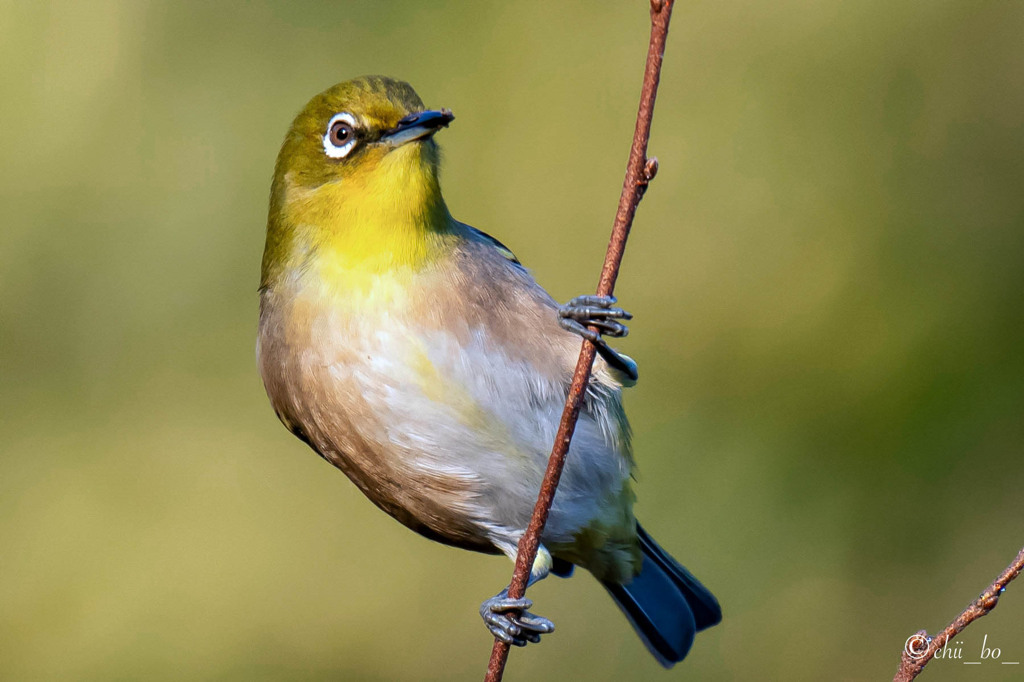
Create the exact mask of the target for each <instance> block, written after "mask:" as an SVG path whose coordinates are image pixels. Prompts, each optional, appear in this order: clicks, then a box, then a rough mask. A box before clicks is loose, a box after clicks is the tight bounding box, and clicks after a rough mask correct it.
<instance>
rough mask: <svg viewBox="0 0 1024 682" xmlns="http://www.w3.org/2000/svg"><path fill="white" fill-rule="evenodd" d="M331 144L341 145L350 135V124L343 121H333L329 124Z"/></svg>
mask: <svg viewBox="0 0 1024 682" xmlns="http://www.w3.org/2000/svg"><path fill="white" fill-rule="evenodd" d="M330 136H331V144H333V145H335V146H336V147H341V146H342V145H344V144H345V143H346V142H348V140H349V138H350V137H352V126H350V125H349V124H347V123H345V122H344V121H335V122H334V125H332V126H331V132H330Z"/></svg>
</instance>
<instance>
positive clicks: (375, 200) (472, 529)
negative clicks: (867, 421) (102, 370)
mask: <svg viewBox="0 0 1024 682" xmlns="http://www.w3.org/2000/svg"><path fill="white" fill-rule="evenodd" d="M454 118H455V117H454V115H453V114H452V112H451V111H450V110H448V109H427V108H426V107H425V106H424V104H423V101H422V100H421V99H420V97H419V96H418V95H417V94H416V92H415V90H413V88H412V87H411V86H410V85H409V84H408V83H406V82H403V81H400V80H396V79H392V78H388V77H384V76H363V77H359V78H354V79H351V80H348V81H345V82H342V83H339V84H337V85H335V86H333V87H331V88H328V89H327V90H325V91H324V92H322V93H320V94H319V95H316V96H315V97H313V98H312V99H311V100H310V101H309V102H308V104H306V106H305V107H304V108H303V109H302V110H301V111H300V112H299V113H298V115H297V116H296V117H295V119H294V121H293V122H292V124H291V127H290V128H289V130H288V133H287V135H286V136H285V139H284V142H283V144H282V146H281V150H280V153H279V154H278V157H277V161H276V164H275V168H274V176H273V182H272V185H271V193H270V207H269V215H268V220H267V234H266V245H265V249H264V254H263V261H262V267H261V278H260V286H259V297H260V310H259V325H258V332H257V343H256V354H257V364H258V367H259V372H260V374H261V376H262V379H263V383H264V387H265V389H266V392H267V395H268V397H269V399H270V403H271V405H272V407H273V409H274V411H275V412H276V414H277V416H278V418H279V419H280V421H281V422H282V423H283V424H284V426H285V427H286V428H287V429H288V430H289V431H291V432H292V433H293V434H294V435H295V436H297V437H298V438H299V439H301V440H302V441H304V442H305V443H306V444H308V445H309V446H310V447H311V448H312V449H313V450H314V451H315V452H316V453H318V454H319V455H320V456H321V457H323V458H324V459H325V460H327V461H328V462H330V463H331V464H333V465H334V466H335V467H337V468H338V469H340V470H341V471H342V472H344V473H345V474H346V475H347V476H348V478H349V479H350V480H351V481H352V482H353V483H354V484H355V485H356V486H357V487H358V488H359V490H361V491H362V492H363V493H364V494H365V495H366V497H368V498H369V499H370V500H371V501H372V502H373V503H374V504H375V505H377V506H378V507H379V508H380V509H382V510H383V511H385V512H387V513H388V514H390V515H391V516H392V517H394V518H395V519H396V520H398V521H399V522H401V523H402V524H404V525H405V526H407V527H408V528H410V529H412V530H414V531H416V532H417V533H419V534H421V535H423V536H425V537H427V538H429V539H431V540H435V541H439V542H441V543H445V544H448V545H452V546H455V547H461V548H465V549H469V550H475V551H478V552H484V553H490V554H504V555H506V556H507V557H509V558H511V559H512V560H515V556H516V552H517V548H518V543H519V540H520V539H521V537H522V535H523V533H524V531H525V529H526V527H527V524H528V522H529V519H530V515H531V512H532V509H533V505H534V501H535V499H536V496H537V492H538V490H539V488H540V483H541V479H542V477H543V474H544V470H545V466H546V463H547V455H548V453H549V452H550V447H551V443H552V442H553V440H554V436H555V431H556V429H557V426H558V422H559V418H560V415H561V412H562V408H563V404H564V401H565V397H566V394H567V391H568V386H569V383H570V381H571V376H572V373H573V369H574V366H575V362H576V358H577V355H578V353H579V348H580V337H583V338H587V339H589V340H590V341H591V342H593V343H594V344H595V345H596V347H597V352H598V357H597V360H596V362H595V365H594V370H593V375H592V379H591V381H590V384H589V386H588V387H587V390H586V394H585V399H584V402H583V408H582V411H581V414H580V417H579V422H578V425H577V427H576V433H575V437H574V439H573V440H572V444H571V447H570V449H569V452H568V456H567V458H566V464H565V469H564V471H563V473H562V477H561V482H560V484H559V487H558V489H557V493H556V495H555V498H554V503H553V506H552V509H551V512H550V516H549V520H548V523H547V525H546V527H545V529H544V531H543V534H542V535H541V538H540V539H541V545H540V548H539V550H538V554H537V559H536V561H535V562H534V564H533V565H532V567H531V571H530V579H529V583H530V584H532V583H534V582H536V581H537V580H540V579H543V578H544V577H546V576H547V575H549V574H555V575H558V576H562V577H567V576H568V575H570V574H571V573H572V571H573V569H574V567H576V566H579V567H581V568H583V569H585V570H587V571H589V572H590V573H591V574H593V576H594V577H595V578H596V579H597V580H598V581H599V582H600V583H601V584H602V585H603V586H604V588H605V589H606V590H607V592H608V593H609V594H610V595H611V597H612V598H613V599H614V601H615V602H616V604H618V606H619V607H620V609H621V610H622V612H623V613H624V614H625V616H626V617H627V619H628V620H629V622H630V623H631V624H632V626H633V628H634V629H635V630H636V632H637V634H638V635H639V636H640V639H641V640H642V641H643V643H644V644H645V645H646V647H647V648H648V650H649V651H650V652H651V653H652V654H653V655H654V657H655V658H656V659H657V660H658V662H660V663H661V664H662V665H663V666H665V667H671V666H672V665H673V664H674V663H677V662H679V661H681V660H682V659H683V658H684V657H685V656H686V654H687V653H688V651H689V650H690V647H691V646H692V644H693V641H694V636H695V634H696V632H698V631H700V630H703V629H705V628H708V627H711V626H712V625H715V624H717V623H718V622H720V620H721V617H722V615H721V609H720V607H719V604H718V601H717V600H716V599H715V597H714V596H713V595H712V594H711V592H710V591H709V590H708V589H707V588H705V587H704V586H703V585H702V584H701V583H700V582H699V581H698V580H697V579H696V578H695V577H694V576H693V575H692V574H691V573H690V572H689V571H688V570H687V569H686V568H684V567H683V566H682V565H681V564H680V563H679V562H677V561H676V560H675V559H673V558H672V556H671V555H669V554H668V553H667V552H666V551H665V550H664V549H662V548H661V546H660V545H658V544H657V543H656V542H655V541H654V540H653V539H652V538H651V536H650V535H649V534H648V533H647V532H646V531H645V530H644V529H643V528H642V527H641V526H640V525H639V524H638V523H637V521H636V519H635V517H634V515H633V502H634V499H635V495H634V493H633V489H632V484H631V483H632V477H633V474H634V460H633V453H632V445H631V435H630V428H629V423H628V421H627V419H626V416H625V412H624V411H623V406H622V389H623V388H626V387H629V386H632V385H633V384H634V383H636V381H637V378H638V371H637V364H636V362H635V361H633V360H632V359H631V358H629V357H628V356H626V355H624V354H622V353H619V352H618V351H616V350H614V349H613V348H611V347H610V346H609V345H608V343H607V341H606V340H605V338H604V337H606V336H607V337H621V336H624V335H625V334H626V333H627V332H628V328H627V327H626V325H625V324H624V321H626V320H629V319H631V315H630V314H629V313H628V312H626V311H625V310H623V309H622V308H619V307H617V302H616V300H615V299H614V298H612V297H601V296H579V297H576V298H574V299H573V300H571V301H569V302H568V303H566V304H565V305H559V304H558V303H556V302H555V300H554V299H553V298H552V297H551V295H549V294H548V292H547V291H546V290H545V289H544V288H542V287H541V286H540V285H539V284H538V283H537V282H536V280H535V279H534V277H533V275H532V274H531V273H530V271H528V270H527V269H526V268H525V267H524V266H523V264H522V263H520V261H519V260H518V259H517V258H516V257H515V255H514V254H513V253H512V252H511V251H510V250H509V249H508V248H507V247H505V246H504V245H503V244H502V243H501V242H500V241H498V240H497V239H495V238H494V237H491V236H490V235H488V234H486V233H484V232H483V231H480V230H477V229H475V228H473V227H470V226H469V225H466V224H465V223H462V222H460V221H458V220H456V219H455V218H453V217H452V215H451V213H450V212H449V210H448V206H447V204H446V203H445V200H444V198H443V196H442V193H441V187H440V181H439V171H440V162H441V158H440V150H439V147H438V145H437V142H436V141H435V139H434V136H435V134H436V133H437V132H438V131H440V130H441V129H443V128H447V127H448V125H449V124H450V123H451V122H452V121H453V120H454ZM595 330H596V331H595ZM532 606H533V603H532V601H531V600H529V599H527V598H525V597H524V598H522V599H512V598H510V597H509V596H508V588H505V589H504V590H502V591H500V592H499V593H498V594H496V595H495V596H494V597H491V598H489V599H487V600H485V601H484V602H483V603H482V605H481V607H480V615H481V617H482V618H483V620H484V623H485V625H486V627H487V628H488V630H489V631H490V632H491V634H492V635H493V636H494V637H495V638H497V639H498V640H501V641H503V642H506V643H508V644H511V645H516V646H525V645H526V644H528V643H530V642H537V641H539V640H540V637H541V635H546V634H548V633H550V632H553V631H554V624H553V623H552V622H551V621H550V620H548V619H547V618H544V617H541V616H538V615H535V614H533V613H531V612H530V611H529V609H531V608H532Z"/></svg>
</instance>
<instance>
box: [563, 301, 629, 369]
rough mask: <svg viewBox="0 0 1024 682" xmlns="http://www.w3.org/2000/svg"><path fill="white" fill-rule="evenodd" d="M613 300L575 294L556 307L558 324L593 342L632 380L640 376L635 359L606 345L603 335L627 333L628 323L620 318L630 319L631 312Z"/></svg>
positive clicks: (618, 335)
mask: <svg viewBox="0 0 1024 682" xmlns="http://www.w3.org/2000/svg"><path fill="white" fill-rule="evenodd" d="M615 303H616V299H615V297H614V296H577V297H576V298H574V299H572V300H571V301H569V302H568V303H566V304H565V305H563V306H560V307H559V308H558V324H560V325H562V328H563V329H565V330H568V331H571V332H572V333H574V334H579V335H580V336H582V337H583V338H585V339H587V340H588V341H590V342H591V343H593V344H594V345H595V346H596V347H597V352H598V353H600V355H601V357H602V358H604V361H605V362H607V363H608V365H609V366H610V367H611V368H613V369H615V370H617V371H618V372H620V373H622V374H623V375H625V377H626V378H628V379H629V380H631V381H633V382H635V381H636V380H637V377H638V376H639V374H638V372H637V366H636V363H635V362H633V360H632V359H631V358H630V357H629V356H626V355H623V354H622V353H619V352H618V351H616V350H615V349H613V348H612V347H611V346H609V345H608V344H607V342H605V340H604V338H603V335H606V336H613V337H617V338H621V337H623V336H626V335H627V334H629V327H627V326H626V325H624V324H622V323H621V322H619V320H631V319H633V316H632V315H631V314H629V313H628V312H626V311H625V310H623V309H622V308H616V307H614V306H615ZM590 327H596V328H597V329H598V331H596V332H595V331H594V330H593V329H590Z"/></svg>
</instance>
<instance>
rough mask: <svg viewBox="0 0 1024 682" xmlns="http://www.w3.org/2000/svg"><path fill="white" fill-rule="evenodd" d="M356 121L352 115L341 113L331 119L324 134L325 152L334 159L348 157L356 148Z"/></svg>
mask: <svg viewBox="0 0 1024 682" xmlns="http://www.w3.org/2000/svg"><path fill="white" fill-rule="evenodd" d="M356 141H357V140H356V121H355V118H354V117H353V116H352V114H349V113H340V114H335V115H334V116H332V117H331V122H330V123H328V124H327V132H326V133H325V134H324V152H325V153H326V154H327V156H329V157H331V158H332V159H340V158H342V157H344V156H347V155H348V153H349V152H350V151H352V149H353V148H354V147H355V146H356Z"/></svg>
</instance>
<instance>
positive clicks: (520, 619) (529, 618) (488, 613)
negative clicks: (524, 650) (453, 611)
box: [480, 588, 555, 646]
mask: <svg viewBox="0 0 1024 682" xmlns="http://www.w3.org/2000/svg"><path fill="white" fill-rule="evenodd" d="M531 606H533V602H532V601H530V600H529V599H527V598H526V597H523V598H522V599H512V598H510V597H509V596H508V588H506V589H504V590H502V591H501V592H499V593H498V594H496V595H494V596H493V597H491V598H490V599H488V600H487V601H485V602H484V603H483V604H481V605H480V616H481V617H482V618H483V619H484V625H486V626H487V629H488V630H490V631H491V634H492V635H494V637H495V638H496V639H499V640H501V641H502V642H504V643H505V644H511V645H513V646H526V645H527V644H529V643H530V642H533V643H537V642H539V641H540V636H541V635H546V634H548V633H549V632H554V631H555V624H554V623H552V622H551V621H550V620H548V619H547V618H541V617H540V616H536V615H534V614H532V613H530V612H529V611H527V610H526V609H528V608H530V607H531Z"/></svg>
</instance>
